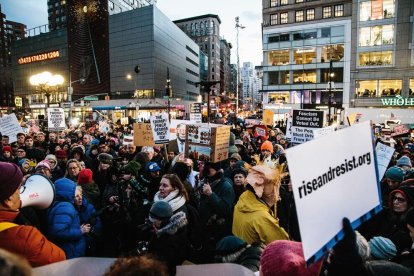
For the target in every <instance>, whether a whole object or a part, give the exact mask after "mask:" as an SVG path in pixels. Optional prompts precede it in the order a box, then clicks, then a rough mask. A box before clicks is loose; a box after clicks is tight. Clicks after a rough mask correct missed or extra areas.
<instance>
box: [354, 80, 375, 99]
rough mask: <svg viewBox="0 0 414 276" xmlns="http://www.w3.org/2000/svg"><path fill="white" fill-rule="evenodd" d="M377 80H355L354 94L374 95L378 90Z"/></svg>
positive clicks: (359, 95)
mask: <svg viewBox="0 0 414 276" xmlns="http://www.w3.org/2000/svg"><path fill="white" fill-rule="evenodd" d="M377 86H378V81H377V80H361V81H356V85H355V87H356V95H357V96H358V97H376V96H377V90H378V87H377Z"/></svg>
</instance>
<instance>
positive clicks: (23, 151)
mask: <svg viewBox="0 0 414 276" xmlns="http://www.w3.org/2000/svg"><path fill="white" fill-rule="evenodd" d="M17 152H25V151H24V150H18V151H17Z"/></svg>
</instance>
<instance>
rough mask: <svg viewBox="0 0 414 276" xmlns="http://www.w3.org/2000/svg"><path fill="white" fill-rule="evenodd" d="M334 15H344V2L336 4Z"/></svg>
mask: <svg viewBox="0 0 414 276" xmlns="http://www.w3.org/2000/svg"><path fill="white" fill-rule="evenodd" d="M334 15H335V17H340V16H344V5H343V4H340V5H335V6H334Z"/></svg>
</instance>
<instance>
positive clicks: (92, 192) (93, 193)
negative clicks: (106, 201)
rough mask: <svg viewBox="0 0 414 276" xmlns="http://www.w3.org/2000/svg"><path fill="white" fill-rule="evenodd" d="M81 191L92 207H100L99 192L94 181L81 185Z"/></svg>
mask: <svg viewBox="0 0 414 276" xmlns="http://www.w3.org/2000/svg"><path fill="white" fill-rule="evenodd" d="M82 193H83V196H84V197H86V199H87V200H88V202H89V203H91V204H92V205H93V207H95V209H99V208H100V206H101V202H100V200H101V193H100V191H99V187H98V185H97V184H96V183H95V182H92V183H87V184H84V185H82Z"/></svg>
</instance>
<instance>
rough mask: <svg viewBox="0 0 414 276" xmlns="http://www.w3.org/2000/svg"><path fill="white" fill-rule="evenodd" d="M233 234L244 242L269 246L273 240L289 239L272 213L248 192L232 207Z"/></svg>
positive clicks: (264, 204)
mask: <svg viewBox="0 0 414 276" xmlns="http://www.w3.org/2000/svg"><path fill="white" fill-rule="evenodd" d="M232 230H233V234H234V235H235V236H236V237H239V238H240V239H242V240H244V241H246V242H247V243H248V244H252V243H254V242H257V243H264V244H266V245H267V244H269V243H270V242H272V241H275V240H287V239H289V236H288V234H287V233H286V231H285V230H284V229H283V228H282V227H280V226H279V223H278V221H277V220H276V218H275V217H274V214H273V211H272V210H271V209H270V208H269V207H268V206H267V205H266V203H264V202H262V201H260V200H259V199H258V198H257V197H256V195H255V194H254V193H253V192H251V191H250V190H247V191H245V192H244V193H243V194H242V195H241V196H240V199H239V201H238V202H237V204H236V206H235V207H234V217H233V229H232Z"/></svg>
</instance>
